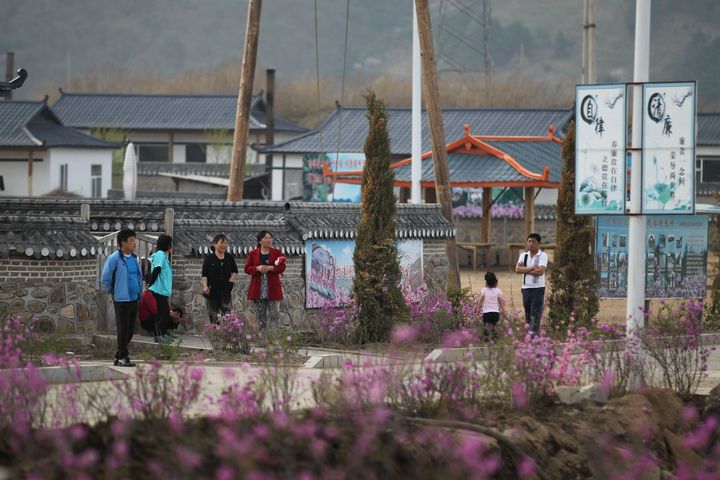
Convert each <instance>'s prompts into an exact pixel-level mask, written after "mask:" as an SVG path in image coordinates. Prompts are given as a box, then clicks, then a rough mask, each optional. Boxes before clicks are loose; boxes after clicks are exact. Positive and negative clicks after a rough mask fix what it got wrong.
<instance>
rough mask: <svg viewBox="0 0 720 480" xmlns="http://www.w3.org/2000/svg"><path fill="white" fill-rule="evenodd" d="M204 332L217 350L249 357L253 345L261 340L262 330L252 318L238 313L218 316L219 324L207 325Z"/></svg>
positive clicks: (232, 312) (233, 312)
mask: <svg viewBox="0 0 720 480" xmlns="http://www.w3.org/2000/svg"><path fill="white" fill-rule="evenodd" d="M203 331H204V332H205V334H206V335H207V336H208V338H209V339H210V343H212V346H213V348H214V349H216V350H224V351H229V352H233V353H241V354H244V355H247V354H249V353H250V350H251V348H252V343H253V342H254V341H257V340H258V339H259V338H260V329H259V328H258V325H257V322H256V321H255V320H254V319H253V318H252V317H248V316H246V315H243V314H241V313H238V312H236V311H234V310H233V311H231V312H230V313H227V314H225V315H218V320H217V323H206V324H205V326H204V328H203Z"/></svg>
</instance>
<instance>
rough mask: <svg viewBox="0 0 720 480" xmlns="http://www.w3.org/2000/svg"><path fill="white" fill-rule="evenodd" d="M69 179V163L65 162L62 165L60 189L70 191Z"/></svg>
mask: <svg viewBox="0 0 720 480" xmlns="http://www.w3.org/2000/svg"><path fill="white" fill-rule="evenodd" d="M67 180H68V164H67V163H63V164H62V165H60V190H62V191H63V192H67V191H68V186H67Z"/></svg>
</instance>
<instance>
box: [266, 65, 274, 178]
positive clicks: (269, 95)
mask: <svg viewBox="0 0 720 480" xmlns="http://www.w3.org/2000/svg"><path fill="white" fill-rule="evenodd" d="M265 75H266V80H265V145H267V146H268V147H269V146H272V145H274V144H275V69H274V68H268V69H267V70H265ZM272 160H273V157H272V153H266V154H265V166H266V167H267V171H268V172H272ZM271 185H272V182H271Z"/></svg>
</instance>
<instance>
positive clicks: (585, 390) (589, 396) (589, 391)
mask: <svg viewBox="0 0 720 480" xmlns="http://www.w3.org/2000/svg"><path fill="white" fill-rule="evenodd" d="M555 394H556V395H557V397H558V400H559V401H560V403H562V404H565V405H575V404H578V403H582V402H583V401H584V400H592V401H593V402H597V403H606V402H607V400H608V396H607V392H603V391H602V389H601V388H600V386H599V385H597V384H590V385H585V386H584V387H573V386H565V385H561V386H559V387H557V388H556V389H555Z"/></svg>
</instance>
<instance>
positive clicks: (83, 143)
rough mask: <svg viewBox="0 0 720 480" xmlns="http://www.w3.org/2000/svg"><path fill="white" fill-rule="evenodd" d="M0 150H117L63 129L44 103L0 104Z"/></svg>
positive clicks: (91, 138)
mask: <svg viewBox="0 0 720 480" xmlns="http://www.w3.org/2000/svg"><path fill="white" fill-rule="evenodd" d="M0 147H28V148H38V147H40V148H43V147H44V148H49V147H73V148H119V147H120V146H119V145H116V144H113V143H109V142H105V141H102V140H99V139H97V138H94V137H91V136H89V135H85V134H84V133H81V132H78V131H77V130H73V129H72V128H68V127H65V126H63V125H62V123H61V122H60V120H58V119H57V117H56V116H55V115H53V113H52V112H51V111H50V109H49V108H48V106H47V105H46V104H45V102H22V101H20V102H16V101H3V102H0Z"/></svg>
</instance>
